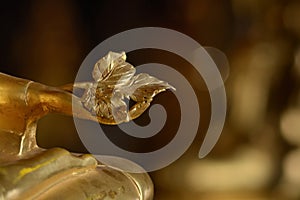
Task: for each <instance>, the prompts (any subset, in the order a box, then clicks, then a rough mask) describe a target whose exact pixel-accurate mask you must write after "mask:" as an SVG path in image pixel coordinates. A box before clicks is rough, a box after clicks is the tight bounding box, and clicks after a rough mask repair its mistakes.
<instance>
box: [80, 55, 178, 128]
mask: <svg viewBox="0 0 300 200" xmlns="http://www.w3.org/2000/svg"><path fill="white" fill-rule="evenodd" d="M135 72H136V70H135V68H134V66H132V65H131V64H129V63H128V62H126V54H125V52H121V53H115V52H109V53H108V54H107V55H106V56H105V57H103V58H101V59H100V60H99V61H97V63H96V64H95V66H94V70H93V72H92V76H93V79H94V81H95V82H93V83H77V84H76V83H75V85H74V86H75V87H80V88H84V89H85V92H84V94H83V96H82V97H81V100H82V103H83V105H84V107H85V108H86V109H87V110H89V111H90V112H91V113H92V114H94V115H96V116H97V118H98V121H99V122H100V123H103V124H118V123H122V122H128V121H130V120H132V119H135V118H137V117H139V116H140V115H141V114H142V113H143V112H144V111H145V110H146V109H147V108H148V107H149V106H150V102H151V101H152V100H153V98H154V96H155V95H157V94H158V93H160V92H163V91H165V90H167V89H173V90H175V88H174V87H172V86H171V85H169V84H168V83H167V82H165V81H162V80H159V79H157V78H155V77H153V76H150V75H149V74H146V73H140V74H137V75H135ZM125 98H127V99H131V100H133V101H135V102H136V104H135V105H134V106H132V107H131V108H128V106H127V104H126V102H125Z"/></svg>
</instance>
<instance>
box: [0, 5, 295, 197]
mask: <svg viewBox="0 0 300 200" xmlns="http://www.w3.org/2000/svg"><path fill="white" fill-rule="evenodd" d="M0 25H1V31H0V44H1V45H0V71H1V72H4V73H7V74H10V75H14V76H18V77H22V78H26V79H31V80H34V81H37V82H41V83H44V84H46V85H51V86H59V85H63V84H66V83H72V82H74V79H75V76H76V73H77V71H78V69H79V67H80V65H81V62H82V61H83V59H84V58H85V57H86V56H87V54H88V53H89V52H90V51H91V50H92V49H93V48H94V47H95V46H96V45H98V44H99V43H100V42H102V41H103V40H105V39H107V38H108V37H110V36H112V35H114V34H117V33H120V32H122V31H125V30H128V29H132V28H137V27H144V26H158V27H165V28H171V29H174V30H177V31H180V32H182V33H184V34H186V35H188V36H190V37H192V38H193V39H195V40H196V41H198V42H199V43H200V44H201V45H203V46H212V47H215V48H217V49H219V50H221V51H222V52H224V53H225V54H226V56H227V58H228V61H229V66H230V73H229V76H228V77H227V78H225V86H226V90H227V98H228V114H227V115H228V116H227V120H226V124H225V127H224V131H223V133H222V136H221V138H220V140H219V142H218V143H217V145H216V147H215V148H214V150H213V151H212V152H211V154H209V155H208V156H207V157H206V158H205V159H202V160H199V159H198V158H197V151H198V149H199V147H200V145H201V143H202V139H203V137H204V134H205V130H206V129H207V125H208V122H209V116H210V112H209V106H210V102H209V95H208V93H207V91H206V90H205V89H203V88H205V86H204V87H199V85H198V86H197V85H195V84H194V85H193V87H194V89H195V91H197V94H198V99H199V102H200V109H201V122H200V128H199V133H198V135H197V137H196V140H195V142H194V143H193V145H192V146H191V147H190V148H189V150H188V151H187V152H186V153H185V154H184V155H183V156H182V158H180V159H179V160H177V161H176V162H175V163H173V164H172V165H170V166H168V167H166V168H164V169H162V170H159V171H157V172H153V173H151V174H150V175H151V176H152V178H153V181H154V183H155V189H156V191H155V192H156V193H155V199H159V200H160V199H163V200H168V199H176V200H177V199H178V200H181V199H222V200H223V199H230V200H232V199H251V200H252V199H299V198H300V190H299V188H300V171H299V166H300V149H299V146H300V125H299V124H300V93H299V92H300V90H299V89H300V87H299V86H300V85H299V77H300V48H299V39H300V1H296V0H287V1H285V0H273V1H271V0H252V1H250V0H231V1H230V0H223V1H222V0H218V1H217V0H185V1H183V0H172V1H171V0H151V1H150V0H131V1H79V0H78V1H70V0H62V1H60V0H42V1H22V2H19V1H6V2H2V4H1V7H0ZM155 59H158V60H159V59H162V60H161V62H162V63H167V64H169V65H170V66H172V67H174V68H176V69H178V70H181V71H180V72H181V73H182V74H184V75H185V76H186V77H187V78H188V79H189V81H190V82H191V83H192V84H193V83H194V82H199V80H200V82H201V81H202V79H201V77H199V76H195V73H193V72H194V71H193V70H192V69H191V66H188V65H186V64H185V63H184V62H183V61H182V60H180V59H179V58H176V56H174V55H170V54H168V53H166V52H159V51H154V50H148V51H147V50H146V51H140V52H139V51H138V52H132V53H130V54H129V55H128V61H129V62H131V63H132V64H134V65H138V64H141V63H143V62H153V60H155ZM183 66H184V67H183ZM225 71H226V70H225ZM225 77H226V76H225ZM202 82H203V81H202ZM200 85H201V84H200ZM204 85H205V84H204ZM169 99H172V94H170V93H168V92H166V93H165V94H161V95H159V96H158V98H157V99H155V101H157V103H158V102H165V103H166V104H169V105H171V108H169V110H168V113H169V112H171V113H172V105H173V106H176V101H171V102H169ZM176 110H178V109H176V108H174V110H173V112H175V111H176ZM202 112H203V113H202ZM172 116H173V115H172ZM175 118H176V115H175ZM143 119H144V120H145V121H147V119H148V117H147V115H146V114H145V115H144V116H142V120H141V122H139V121H138V120H137V123H141V124H142V123H143V122H142V121H143ZM172 119H173V118H171V120H172ZM174 120H175V122H176V119H174ZM172 127H173V126H172V124H171V125H170V124H169V127H167V128H165V129H164V131H165V132H167V134H165V135H168V130H170V132H172V131H171V129H172ZM170 134H171V133H170ZM166 137H167V136H166ZM166 140H167V139H166ZM156 142H158V143H159V142H162V141H156ZM38 143H39V145H40V146H42V147H44V148H51V147H54V146H59V147H64V148H66V149H68V150H70V151H73V152H82V153H84V152H86V149H85V148H84V146H83V145H82V143H81V142H80V139H79V137H78V135H77V132H76V129H75V127H74V124H73V120H72V118H70V117H66V116H60V115H49V116H47V117H45V118H43V119H42V120H41V121H40V123H39V127H38Z"/></svg>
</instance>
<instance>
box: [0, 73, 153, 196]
mask: <svg viewBox="0 0 300 200" xmlns="http://www.w3.org/2000/svg"><path fill="white" fill-rule="evenodd" d="M72 97H73V95H72V93H69V92H67V91H64V90H62V89H59V88H54V87H48V86H45V85H42V84H39V83H35V82H33V81H29V80H25V79H20V78H16V77H12V76H9V75H6V74H2V73H0V199H1V200H2V199H3V200H4V199H14V200H18V199H22V200H23V199H78V200H81V199H89V200H92V199H98V200H100V199H139V200H144V199H147V200H148V199H152V198H153V183H152V181H151V179H150V177H149V176H148V175H147V174H146V173H145V174H128V173H125V172H122V171H121V170H117V169H112V168H111V167H109V166H107V165H103V164H101V163H98V162H97V160H96V159H95V158H93V157H92V156H91V155H81V156H77V155H73V154H71V153H70V152H68V151H67V150H64V149H61V148H52V149H48V150H45V149H42V148H39V147H38V145H37V144H36V127H37V122H38V119H40V118H41V117H43V116H44V115H46V114H48V113H52V112H55V113H61V114H65V115H70V116H72V115H74V116H76V117H79V118H82V119H89V120H94V121H96V120H95V118H94V117H93V116H92V115H91V114H90V112H88V111H87V110H86V109H85V108H84V107H83V106H82V104H81V100H80V99H79V98H78V99H77V98H76V97H75V104H74V102H73V111H74V110H75V112H74V113H72ZM74 107H75V108H74Z"/></svg>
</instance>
